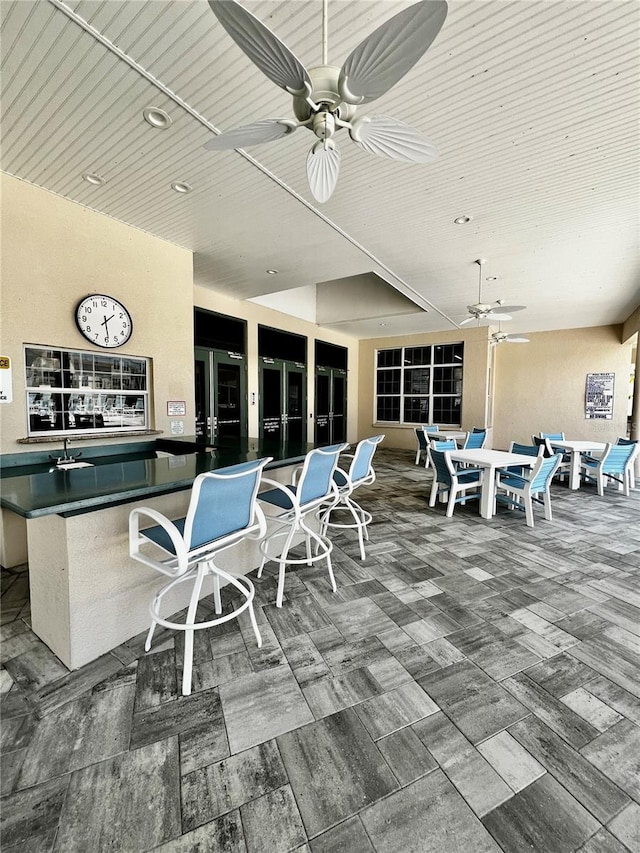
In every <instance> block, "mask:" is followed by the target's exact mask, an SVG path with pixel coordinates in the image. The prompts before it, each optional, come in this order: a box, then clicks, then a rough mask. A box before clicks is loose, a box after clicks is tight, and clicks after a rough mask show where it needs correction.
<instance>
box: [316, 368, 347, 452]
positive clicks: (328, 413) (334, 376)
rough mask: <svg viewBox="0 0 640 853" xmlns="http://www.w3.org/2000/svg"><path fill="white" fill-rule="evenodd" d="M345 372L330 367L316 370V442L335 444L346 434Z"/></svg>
mask: <svg viewBox="0 0 640 853" xmlns="http://www.w3.org/2000/svg"><path fill="white" fill-rule="evenodd" d="M346 413H347V372H346V370H338V369H334V368H330V367H318V368H317V370H316V420H315V441H316V444H336V443H338V442H340V441H344V440H345V438H346V434H347V425H346Z"/></svg>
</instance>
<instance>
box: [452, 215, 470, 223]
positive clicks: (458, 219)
mask: <svg viewBox="0 0 640 853" xmlns="http://www.w3.org/2000/svg"><path fill="white" fill-rule="evenodd" d="M453 221H454V223H455V224H456V225H466V224H467V222H471V217H470V216H458V217H456V218H455V219H454V220H453Z"/></svg>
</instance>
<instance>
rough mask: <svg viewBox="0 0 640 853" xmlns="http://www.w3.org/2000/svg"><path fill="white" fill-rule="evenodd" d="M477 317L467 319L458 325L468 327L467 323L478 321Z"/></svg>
mask: <svg viewBox="0 0 640 853" xmlns="http://www.w3.org/2000/svg"><path fill="white" fill-rule="evenodd" d="M477 319H478V318H477V317H467V319H466V320H463V321H462V322H461V323H458V325H459V326H466V325H467V323H472V322H473V321H474V320H477Z"/></svg>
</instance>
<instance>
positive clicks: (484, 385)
mask: <svg viewBox="0 0 640 853" xmlns="http://www.w3.org/2000/svg"><path fill="white" fill-rule="evenodd" d="M489 332H490V330H489V329H488V328H487V327H480V328H475V329H468V330H460V331H453V332H434V333H430V334H422V335H406V336H403V337H387V338H372V339H370V340H364V341H360V383H359V389H360V393H359V398H358V411H359V420H358V429H359V437H360V438H364V437H365V436H366V435H371V434H372V433H373V432H377V433H380V432H384V434H385V436H386V438H385V443H384V444H385V447H397V448H411V449H413V448H415V444H416V440H415V433H414V427H413V426H400V427H392V426H389V424H376V422H375V411H374V399H375V396H374V395H375V367H376V351H377V350H379V349H390V348H393V347H401V346H405V347H406V346H428V345H431V344H448V343H457V342H458V341H463V342H464V378H463V383H462V429H463V430H471V429H472V428H473V427H474V426H475V427H484V426H488V427H491V411H490V405H489V388H490V385H491V373H490V369H489V368H490V360H491V347H490V346H489Z"/></svg>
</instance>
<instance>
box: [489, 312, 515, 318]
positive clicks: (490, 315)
mask: <svg viewBox="0 0 640 853" xmlns="http://www.w3.org/2000/svg"><path fill="white" fill-rule="evenodd" d="M483 319H484V320H513V317H512V316H511V315H510V314H496V312H495V311H490V312H489V313H488V314H485V315H484V317H483Z"/></svg>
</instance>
